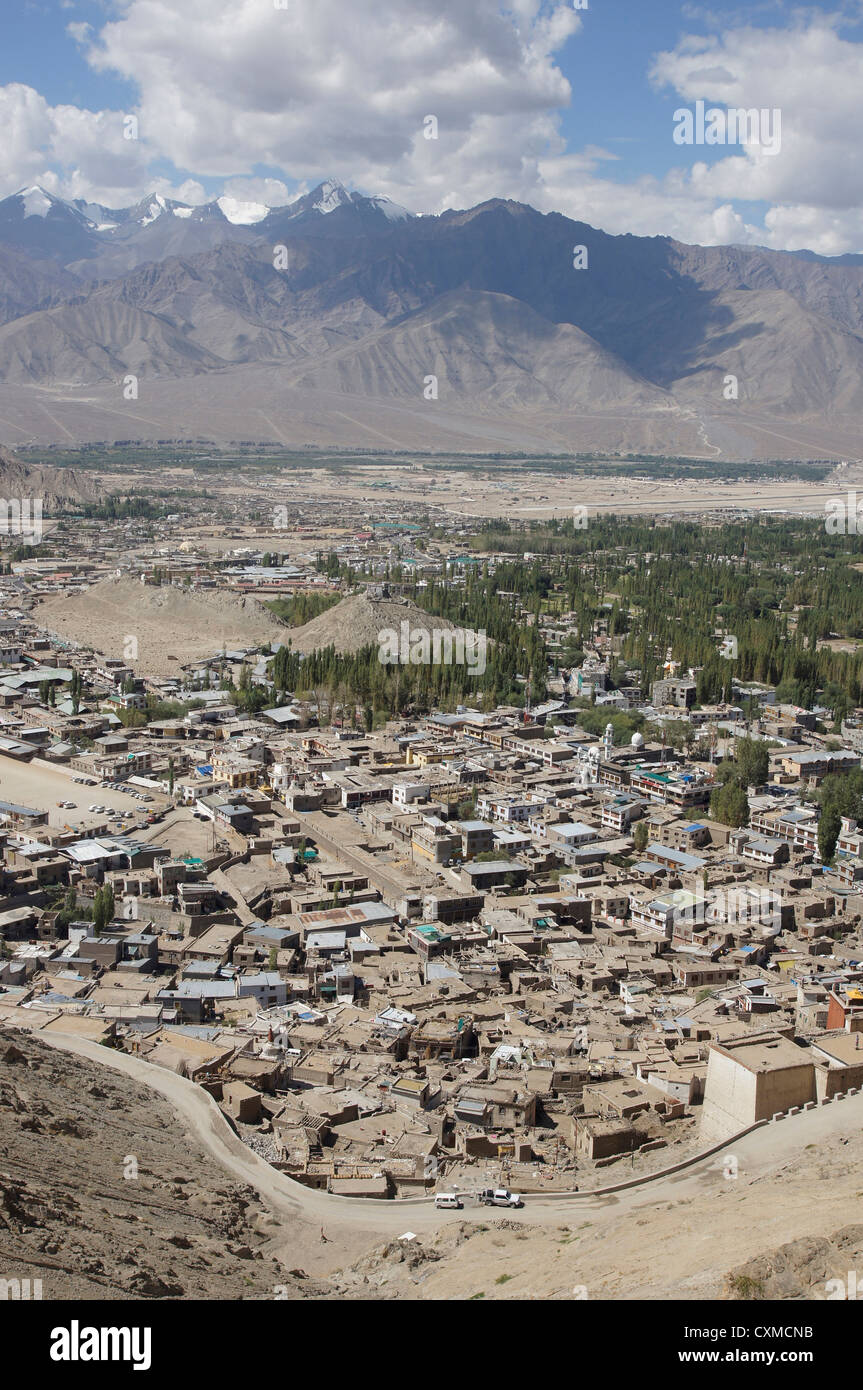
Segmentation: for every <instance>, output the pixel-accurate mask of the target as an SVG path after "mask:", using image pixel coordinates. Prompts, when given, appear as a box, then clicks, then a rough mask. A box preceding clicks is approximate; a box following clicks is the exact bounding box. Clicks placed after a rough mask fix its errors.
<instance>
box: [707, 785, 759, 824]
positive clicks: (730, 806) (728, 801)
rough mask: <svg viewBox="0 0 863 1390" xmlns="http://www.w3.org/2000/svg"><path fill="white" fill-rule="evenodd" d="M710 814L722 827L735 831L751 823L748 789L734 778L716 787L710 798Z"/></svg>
mask: <svg viewBox="0 0 863 1390" xmlns="http://www.w3.org/2000/svg"><path fill="white" fill-rule="evenodd" d="M710 814H711V815H712V817H713V819H714V820H718V821H720V822H721V824H722V825H730V826H733V827H734V828H735V829H736V828H737V827H738V826H741V825H748V823H749V801H748V798H747V796H746V788H745V787H742V786H741V785H740V783H739V782H738V781H736V780H734V779H733V778H732V779H730V780H729V781H727V782H725V784H724V785H723V786H719V787H716V788H715V790H714V792H713V794H712V796H711V798H710Z"/></svg>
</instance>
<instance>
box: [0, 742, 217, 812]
mask: <svg viewBox="0 0 863 1390" xmlns="http://www.w3.org/2000/svg"><path fill="white" fill-rule="evenodd" d="M79 775H84V774H78V773H77V772H74V771H73V770H72V769H71V768H63V769H62V770H61V769H59V768H58V769H57V771H54V770H53V769H51V768H47V767H34V765H33V764H32V763H21V762H18V761H16V759H14V758H6V757H4V756H3V755H2V754H0V800H3V801H14V802H17V804H18V805H21V806H32V807H34V808H35V809H36V810H39V811H46V810H47V811H48V824H49V825H53V826H57V827H60V828H62V827H64V826H67V825H68V826H70V827H71V828H72V829H76V830H77V829H79V828H80V829H86V828H87V827H88V826H91V825H103V824H104V822H105V820H106V819H107V817H105V816H103V815H93V814H91V813H90V812H89V811H88V810H87V807H88V806H108V807H110V808H111V810H115V811H122V812H124V813H125V814H126V816H127V817H134V816H136V815H138V814H139V813H140V812H141V811H160V810H162V809H164V807H165V806H166V805H168V798H167V797H165V796H161V795H160V794H159V793H158V792H156V791H153V790H152V788H150V789H147V788H141V789H140V790H142V791H143V792H144V794H145V795H146V796H152V798H153V801H152V803H149V804H148V803H147V802H142V801H136V800H135V799H134V798H133V797H132V796H130V795H129V793H128V792H126V791H111V790H110V789H109V788H108V787H100V786H95V787H85V786H76V784H75V782H74V781H73V780H72V779H73V777H77V776H79ZM58 801H74V802H75V810H73V811H68V810H61V809H60V808H59V807H58V805H57V802H58ZM194 823H195V824H198V822H194Z"/></svg>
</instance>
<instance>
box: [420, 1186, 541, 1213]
mask: <svg viewBox="0 0 863 1390" xmlns="http://www.w3.org/2000/svg"><path fill="white" fill-rule="evenodd" d="M477 1196H478V1199H479V1204H480V1206H482V1207H523V1206H524V1201H523V1199H522V1198H521V1197H520V1196H519V1195H518V1193H517V1192H510V1190H509V1188H507V1187H484V1188H483V1189H482V1191H481V1192H479V1193H478V1194H477ZM434 1204H435V1206H436V1207H437V1208H439V1209H450V1210H458V1211H460V1210H461V1208H462V1206H463V1205H464V1204H463V1202H462V1200H461V1197H459V1195H458V1193H457V1192H438V1193H436V1195H435V1199H434Z"/></svg>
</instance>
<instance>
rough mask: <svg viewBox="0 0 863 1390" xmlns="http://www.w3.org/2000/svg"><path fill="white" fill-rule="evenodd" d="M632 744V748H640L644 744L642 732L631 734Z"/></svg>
mask: <svg viewBox="0 0 863 1390" xmlns="http://www.w3.org/2000/svg"><path fill="white" fill-rule="evenodd" d="M632 746H633V748H642V747H643V746H644V735H643V734H633V735H632Z"/></svg>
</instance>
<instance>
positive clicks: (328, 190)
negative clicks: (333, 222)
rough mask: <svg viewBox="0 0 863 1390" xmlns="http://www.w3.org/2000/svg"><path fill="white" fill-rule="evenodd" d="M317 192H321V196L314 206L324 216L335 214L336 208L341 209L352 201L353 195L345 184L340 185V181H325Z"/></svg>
mask: <svg viewBox="0 0 863 1390" xmlns="http://www.w3.org/2000/svg"><path fill="white" fill-rule="evenodd" d="M315 191H316V192H319V193H320V195H321V196H320V198H319V199H318V200H317V202H316V203H313V204H312V206H313V207H314V208H315V209H316V210H317V211H318V212H321V213H324V214H326V213H328V212H335V210H336V208H338V207H341V206H342V204H343V203H349V202H350V201H351V195H350V194H349V193H348V190H347V189H346V188H345V186H344V184H341V183H339V181H338V179H325V180H324V182H323V183H322V184H321V186H320V189H316V190H315Z"/></svg>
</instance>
